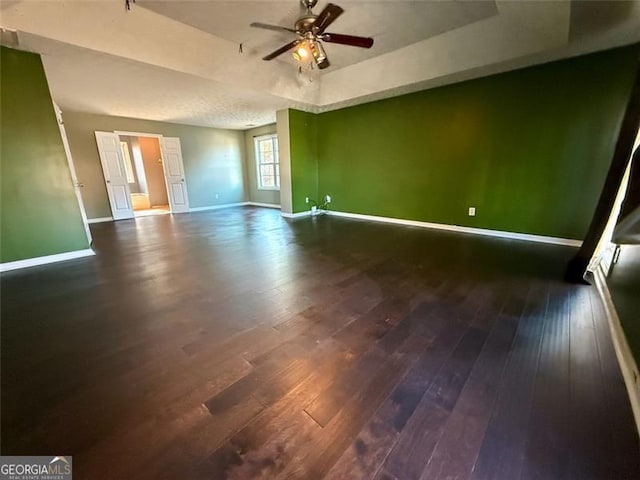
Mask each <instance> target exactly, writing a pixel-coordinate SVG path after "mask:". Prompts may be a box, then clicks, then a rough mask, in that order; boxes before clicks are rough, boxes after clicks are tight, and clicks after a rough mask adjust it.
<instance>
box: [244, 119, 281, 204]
mask: <svg viewBox="0 0 640 480" xmlns="http://www.w3.org/2000/svg"><path fill="white" fill-rule="evenodd" d="M270 133H276V124H275V123H274V124H272V125H265V126H264V127H258V128H252V129H251V130H245V132H244V135H245V151H246V166H247V169H246V184H247V190H248V193H249V200H250V201H252V202H260V203H272V204H275V205H280V192H279V191H278V190H260V189H258V171H257V167H256V152H255V148H254V145H253V137H258V136H260V135H268V134H270Z"/></svg>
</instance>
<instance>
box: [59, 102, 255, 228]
mask: <svg viewBox="0 0 640 480" xmlns="http://www.w3.org/2000/svg"><path fill="white" fill-rule="evenodd" d="M62 114H63V118H64V124H65V128H66V130H67V137H68V139H69V147H70V148H71V155H72V156H73V162H74V165H75V167H76V174H77V176H78V180H79V181H80V182H82V183H83V184H84V185H85V186H84V188H83V189H82V200H83V202H84V206H85V209H86V210H87V217H89V218H102V217H110V216H111V207H110V206H109V197H107V189H106V187H105V184H104V176H103V174H102V167H101V165H100V157H99V155H98V147H97V145H96V137H95V134H94V132H95V131H96V130H98V131H105V132H113V131H115V130H119V131H128V132H137V133H156V134H160V135H164V136H165V137H178V138H180V145H181V147H182V157H183V161H184V170H185V176H186V180H187V191H188V194H189V206H190V207H191V208H197V207H208V206H212V205H223V204H226V203H237V202H244V201H246V200H248V194H247V190H246V188H245V175H244V170H245V168H244V156H245V146H244V142H245V137H244V132H241V131H238V130H223V129H219V128H209V127H196V126H192V125H182V124H178V123H167V122H156V121H152V120H141V119H137V118H126V117H113V116H108V115H96V114H90V113H80V112H72V111H68V110H65V111H63V112H62ZM216 194H217V195H218V198H216Z"/></svg>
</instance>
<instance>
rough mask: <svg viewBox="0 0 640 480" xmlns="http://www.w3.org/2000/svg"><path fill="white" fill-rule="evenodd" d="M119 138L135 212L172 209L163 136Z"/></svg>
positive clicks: (138, 215) (164, 211) (168, 211)
mask: <svg viewBox="0 0 640 480" xmlns="http://www.w3.org/2000/svg"><path fill="white" fill-rule="evenodd" d="M119 139H120V149H121V150H122V157H123V159H124V165H125V170H126V172H127V182H128V183H129V195H130V196H131V205H132V207H133V212H134V215H135V216H136V217H142V216H147V215H162V214H167V213H171V209H170V207H169V195H168V193H167V185H166V182H165V173H164V167H163V164H162V152H161V150H160V141H159V139H158V138H157V137H145V136H132V135H119Z"/></svg>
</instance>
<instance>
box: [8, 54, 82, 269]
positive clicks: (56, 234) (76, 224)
mask: <svg viewBox="0 0 640 480" xmlns="http://www.w3.org/2000/svg"><path fill="white" fill-rule="evenodd" d="M0 71H1V75H0V86H1V94H0V102H1V105H2V109H1V112H0V132H1V133H0V145H1V147H0V172H1V175H0V176H1V177H2V180H1V189H0V217H1V220H0V231H1V233H2V236H1V242H0V263H4V262H11V261H15V260H23V259H26V258H32V257H40V256H44V255H53V254H56V253H63V252H69V251H73V250H81V249H85V248H88V247H89V245H88V242H87V237H86V235H85V231H84V226H83V223H82V217H81V214H80V209H79V207H78V201H77V199H76V196H75V193H74V190H73V185H72V183H71V175H70V173H69V166H68V163H67V157H66V155H65V152H64V147H63V145H62V139H61V137H60V130H59V128H58V123H57V120H56V114H55V112H54V110H53V103H52V101H51V96H50V94H49V87H48V85H47V79H46V77H45V73H44V69H43V67H42V62H41V61H40V56H39V55H35V54H33V53H27V52H21V51H18V50H11V49H9V48H5V47H2V48H1V50H0Z"/></svg>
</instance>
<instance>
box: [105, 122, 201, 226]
mask: <svg viewBox="0 0 640 480" xmlns="http://www.w3.org/2000/svg"><path fill="white" fill-rule="evenodd" d="M95 136H96V144H97V147H98V154H99V156H100V163H101V164H102V173H103V174H104V181H105V187H106V190H107V196H108V198H109V204H110V206H111V213H112V218H113V219H114V220H124V219H128V218H135V217H138V216H144V215H157V214H162V213H186V212H189V210H190V209H189V196H188V193H187V184H186V182H185V174H184V164H183V161H182V148H181V146H180V139H179V138H177V137H165V136H162V135H158V134H152V133H137V132H119V131H115V132H100V131H96V132H95ZM134 208H135V210H134Z"/></svg>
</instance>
